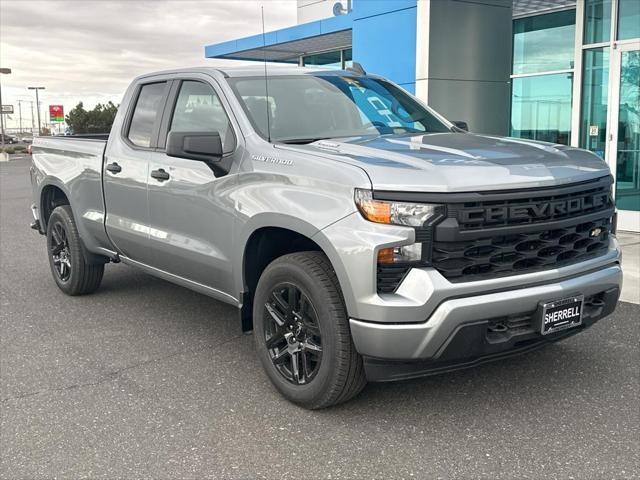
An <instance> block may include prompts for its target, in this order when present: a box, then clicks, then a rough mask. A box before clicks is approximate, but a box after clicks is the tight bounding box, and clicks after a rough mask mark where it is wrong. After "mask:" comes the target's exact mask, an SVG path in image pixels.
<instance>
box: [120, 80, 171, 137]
mask: <svg viewBox="0 0 640 480" xmlns="http://www.w3.org/2000/svg"><path fill="white" fill-rule="evenodd" d="M166 85H167V84H166V83H165V82H163V83H151V84H149V85H144V86H143V87H142V88H141V89H140V94H139V95H138V100H137V102H136V108H135V110H134V111H133V117H131V125H130V126H129V135H128V138H129V140H131V142H132V143H133V144H134V145H138V146H140V147H150V146H151V135H152V133H153V127H154V125H155V122H156V121H157V120H158V117H159V114H160V108H161V107H162V99H163V98H164V89H165V87H166Z"/></svg>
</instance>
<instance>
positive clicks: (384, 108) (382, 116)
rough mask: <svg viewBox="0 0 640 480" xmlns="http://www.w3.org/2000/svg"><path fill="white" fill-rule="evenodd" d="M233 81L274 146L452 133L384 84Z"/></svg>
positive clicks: (344, 79) (311, 78) (307, 78)
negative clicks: (363, 137)
mask: <svg viewBox="0 0 640 480" xmlns="http://www.w3.org/2000/svg"><path fill="white" fill-rule="evenodd" d="M228 81H229V83H230V84H231V87H232V88H233V89H234V91H235V93H236V96H237V97H238V99H239V100H240V103H241V104H242V106H243V108H244V110H245V112H246V114H247V115H248V117H249V119H250V120H251V123H252V124H253V127H254V128H255V129H256V131H257V132H258V133H259V134H260V135H261V136H262V137H263V138H265V139H266V138H268V135H267V125H268V126H269V129H270V134H271V135H270V136H271V141H274V142H285V143H310V142H313V141H316V140H320V139H324V138H336V137H355V136H364V135H385V134H404V133H436V132H448V131H450V129H449V128H448V127H447V126H446V125H445V124H444V123H442V121H440V120H439V119H438V118H437V117H436V116H434V115H433V114H432V113H431V112H429V111H428V110H426V109H425V108H424V107H423V106H421V105H420V104H419V103H417V102H416V101H415V100H413V99H412V98H411V97H410V96H409V95H407V94H406V93H405V92H404V91H403V90H402V89H400V88H398V87H395V86H394V85H392V84H390V83H388V82H385V81H382V80H377V79H373V78H366V77H349V76H337V75H326V76H322V75H299V76H274V77H269V81H268V85H266V84H265V79H264V77H241V78H230V79H228ZM267 88H268V92H269V97H268V100H267V96H266V94H265V90H266V89H267ZM267 104H268V108H267ZM267 112H269V118H268V119H267ZM267 120H268V121H267Z"/></svg>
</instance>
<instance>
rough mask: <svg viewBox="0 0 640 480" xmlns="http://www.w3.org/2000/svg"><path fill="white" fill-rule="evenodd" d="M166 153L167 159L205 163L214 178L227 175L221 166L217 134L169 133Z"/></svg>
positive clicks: (218, 136)
mask: <svg viewBox="0 0 640 480" xmlns="http://www.w3.org/2000/svg"><path fill="white" fill-rule="evenodd" d="M166 153H167V155H168V156H169V157H177V158H186V159H189V160H199V161H201V162H205V163H206V164H207V165H209V167H210V168H211V169H212V170H213V173H214V174H215V175H216V176H220V175H225V174H227V173H229V169H228V167H226V166H223V165H222V164H221V160H222V156H223V154H224V152H223V148H222V139H221V138H220V134H219V133H218V132H169V135H167V147H166Z"/></svg>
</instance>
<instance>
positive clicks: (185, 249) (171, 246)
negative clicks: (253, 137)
mask: <svg viewBox="0 0 640 480" xmlns="http://www.w3.org/2000/svg"><path fill="white" fill-rule="evenodd" d="M229 111H230V109H229V108H228V104H226V100H225V99H224V97H223V95H222V94H221V92H220V90H219V88H218V86H217V84H215V82H214V81H213V80H212V79H211V78H210V77H208V76H206V75H198V74H193V75H192V76H190V77H189V78H181V79H177V80H175V81H174V82H173V86H172V88H171V94H170V96H169V100H168V102H167V108H166V110H165V113H164V119H163V126H162V127H161V133H160V137H159V142H158V148H157V149H156V151H154V152H152V153H151V160H150V165H149V219H150V227H151V228H150V245H151V250H152V251H153V254H154V263H153V265H154V266H155V267H156V268H159V269H161V270H164V271H166V272H169V273H172V274H174V275H178V276H180V277H183V278H186V279H189V280H191V281H194V282H198V283H200V284H202V285H206V286H208V287H212V288H215V289H216V290H219V291H221V292H225V293H230V294H232V287H233V279H232V263H231V257H230V256H231V252H232V251H233V250H234V246H233V236H232V235H233V225H234V220H235V216H234V215H235V208H234V202H233V200H232V199H231V198H230V193H231V192H232V190H233V188H234V186H235V184H236V180H237V178H236V175H235V174H234V173H233V172H234V171H235V168H237V164H238V163H239V160H240V156H241V153H240V151H241V150H240V148H239V145H238V141H239V140H238V137H239V136H238V135H236V133H235V132H236V131H237V129H236V128H234V126H233V125H232V123H231V120H230V116H229V115H228V113H227V112H229ZM171 131H174V132H207V133H213V132H218V133H219V134H220V137H221V139H222V143H223V148H224V152H225V157H227V162H229V163H231V164H232V168H231V173H229V174H226V175H222V176H219V177H216V176H215V175H214V172H213V171H212V169H211V167H210V166H209V165H207V163H205V162H202V161H198V160H189V159H184V158H175V157H169V156H167V155H166V153H165V151H164V147H165V145H166V135H167V134H168V133H169V132H171Z"/></svg>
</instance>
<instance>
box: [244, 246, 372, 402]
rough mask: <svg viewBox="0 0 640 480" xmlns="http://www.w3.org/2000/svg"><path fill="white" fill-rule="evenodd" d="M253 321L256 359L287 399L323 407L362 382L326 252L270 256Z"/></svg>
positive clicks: (345, 396)
mask: <svg viewBox="0 0 640 480" xmlns="http://www.w3.org/2000/svg"><path fill="white" fill-rule="evenodd" d="M253 323H254V337H255V342H256V349H257V352H258V356H259V358H260V361H261V363H262V365H263V367H264V369H265V371H266V372H267V375H268V376H269V378H270V380H271V381H272V383H273V384H274V385H275V387H276V388H277V389H278V390H279V391H280V393H282V394H283V395H284V396H285V397H286V398H287V399H289V400H290V401H292V402H294V403H297V404H299V405H301V406H304V407H306V408H310V409H317V408H325V407H329V406H331V405H335V404H337V403H341V402H344V401H346V400H349V399H350V398H352V397H354V396H355V395H357V394H358V393H359V392H360V391H361V390H362V388H363V387H364V386H365V384H366V380H365V376H364V369H363V364H362V358H361V357H360V355H359V354H358V353H357V352H356V350H355V347H354V345H353V341H352V340H351V332H350V329H349V323H348V318H347V315H346V310H345V307H344V301H343V299H342V295H341V293H340V287H339V284H338V280H337V278H336V275H335V272H334V271H333V269H332V267H331V264H330V263H329V260H328V259H327V257H326V256H325V255H324V254H322V253H320V252H299V253H292V254H289V255H285V256H283V257H280V258H278V259H276V260H274V261H273V262H272V263H271V264H270V265H269V266H268V267H267V268H266V269H265V271H264V272H263V274H262V276H261V277H260V280H259V282H258V288H257V290H256V296H255V299H254V311H253Z"/></svg>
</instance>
